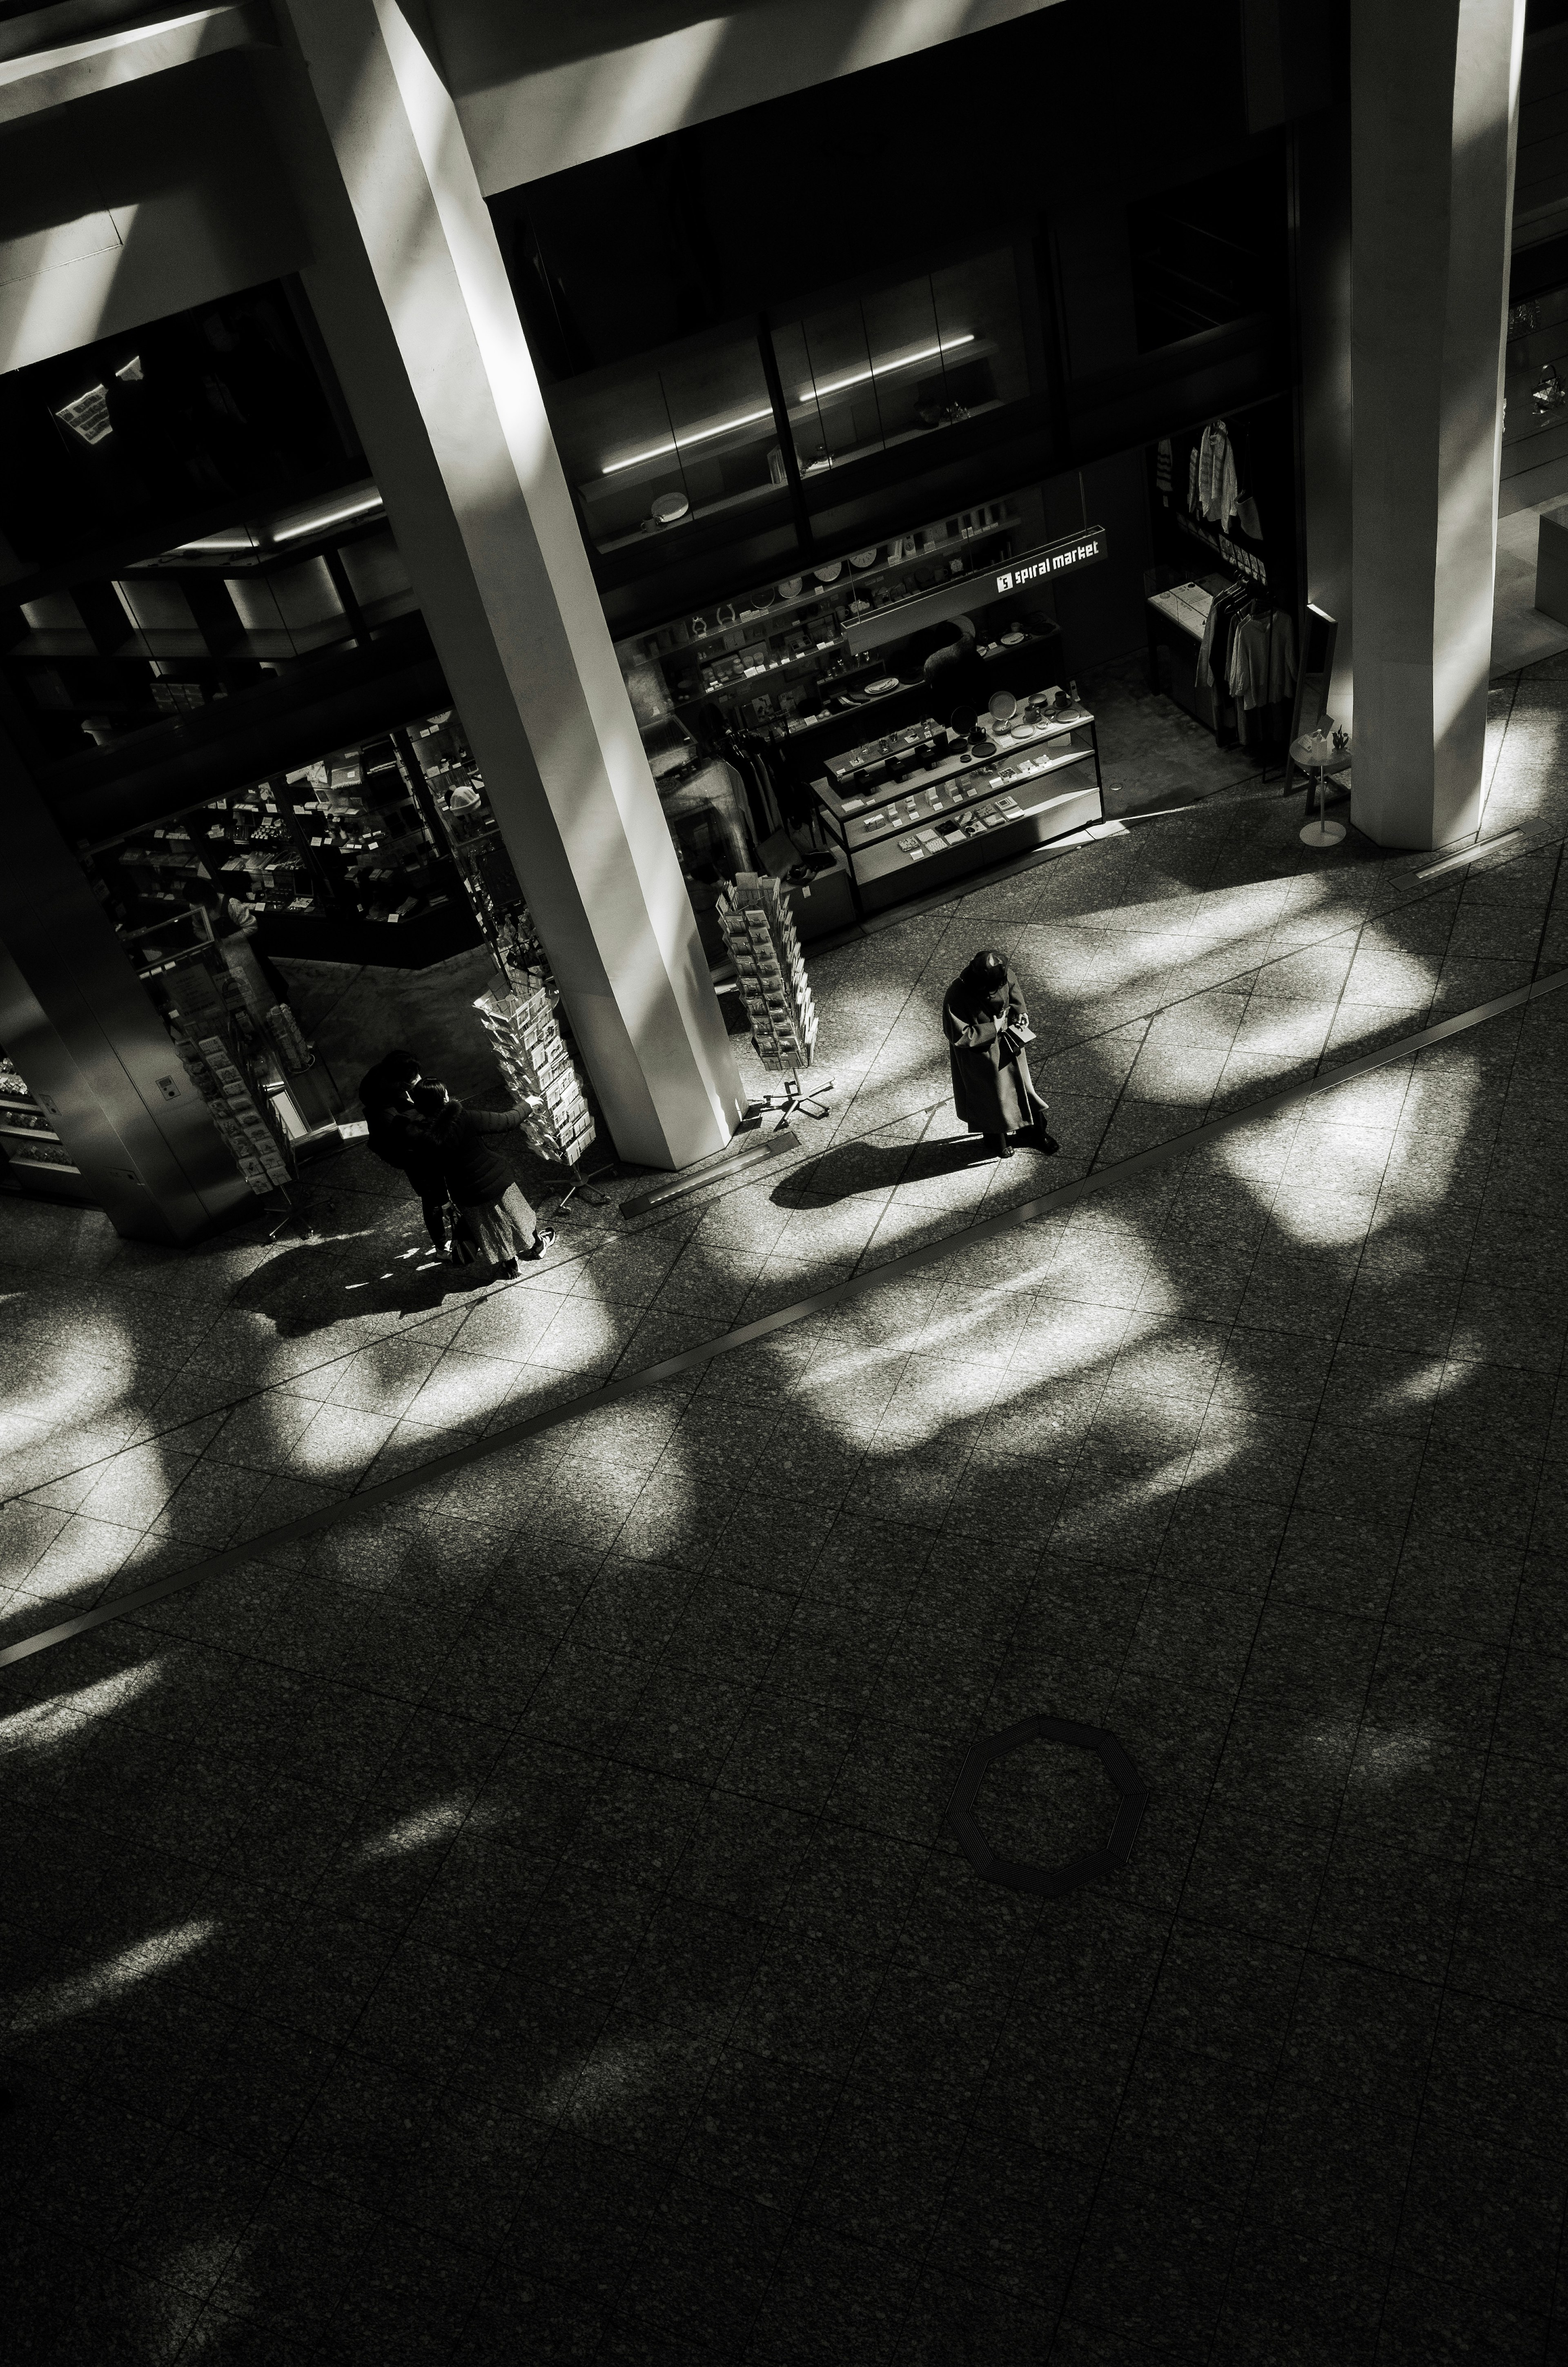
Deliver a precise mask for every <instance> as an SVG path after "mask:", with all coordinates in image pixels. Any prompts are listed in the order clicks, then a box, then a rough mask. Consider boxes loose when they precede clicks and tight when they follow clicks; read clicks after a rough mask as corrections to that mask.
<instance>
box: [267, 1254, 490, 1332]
mask: <svg viewBox="0 0 1568 2367" xmlns="http://www.w3.org/2000/svg"><path fill="white" fill-rule="evenodd" d="M350 1246H351V1247H352V1249H353V1250H354V1251H355V1252H356V1254H355V1255H353V1256H347V1257H346V1256H345V1255H344V1253H343V1248H342V1246H341V1245H340V1244H338V1243H335V1242H332V1241H324V1240H309V1241H299V1242H296V1243H295V1244H294V1246H293V1247H292V1248H290V1249H287V1250H285V1251H283V1252H282V1253H281V1255H280V1256H278V1257H275V1258H269V1259H268V1261H267V1263H266V1264H265V1265H263V1266H258V1267H257V1268H256V1272H255V1273H254V1274H249V1275H247V1276H246V1278H245V1280H244V1282H242V1283H241V1285H240V1286H239V1288H238V1289H237V1290H236V1291H235V1292H234V1295H233V1298H232V1299H231V1300H230V1302H229V1304H230V1306H231V1307H233V1308H238V1309H240V1310H241V1311H243V1312H244V1313H248V1314H252V1315H265V1316H267V1317H268V1318H269V1319H270V1320H271V1322H272V1324H273V1327H274V1329H275V1330H276V1331H277V1333H278V1338H279V1339H280V1340H302V1339H305V1338H308V1337H309V1335H310V1334H311V1333H312V1332H313V1331H330V1330H331V1328H332V1326H333V1325H334V1324H335V1323H347V1322H349V1321H351V1320H352V1319H354V1318H355V1317H357V1316H361V1315H371V1314H386V1313H392V1312H395V1313H396V1314H398V1315H400V1316H417V1315H435V1314H437V1313H438V1312H439V1310H440V1308H441V1307H442V1306H443V1305H444V1304H445V1303H446V1302H447V1301H448V1300H449V1299H453V1298H465V1297H468V1296H469V1294H470V1293H471V1292H472V1291H475V1290H483V1287H484V1285H485V1284H486V1283H487V1282H488V1281H489V1279H490V1275H489V1273H488V1271H487V1269H485V1268H484V1267H483V1266H453V1265H449V1263H447V1261H446V1259H445V1258H441V1259H439V1260H437V1252H436V1251H434V1250H433V1249H432V1248H431V1247H430V1245H429V1243H428V1242H426V1243H424V1244H423V1245H422V1246H421V1248H420V1250H419V1252H418V1255H417V1256H414V1257H410V1256H404V1255H403V1254H402V1252H401V1251H390V1252H389V1251H388V1250H387V1248H386V1245H385V1243H384V1242H381V1243H376V1242H372V1241H369V1240H357V1241H355V1242H353V1243H352V1244H351V1245H350Z"/></svg>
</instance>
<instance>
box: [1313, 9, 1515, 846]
mask: <svg viewBox="0 0 1568 2367" xmlns="http://www.w3.org/2000/svg"><path fill="white" fill-rule="evenodd" d="M1524 17H1525V0H1353V15H1352V48H1351V84H1352V115H1353V130H1352V204H1353V222H1354V230H1353V282H1354V308H1355V325H1354V329H1353V333H1352V345H1351V374H1352V384H1353V391H1354V401H1355V425H1356V452H1355V469H1354V514H1355V555H1354V560H1353V568H1352V585H1353V606H1354V612H1355V626H1356V685H1355V688H1356V705H1355V742H1356V762H1355V771H1354V801H1353V804H1352V809H1351V810H1352V816H1353V819H1354V820H1355V821H1356V823H1357V825H1358V827H1359V828H1360V829H1361V830H1364V831H1365V832H1367V833H1368V834H1369V836H1370V837H1372V838H1374V839H1376V840H1377V841H1378V842H1379V843H1380V844H1382V845H1385V846H1409V847H1430V846H1440V845H1444V844H1448V843H1449V842H1450V841H1452V840H1454V839H1456V838H1461V837H1464V836H1466V835H1467V834H1469V833H1470V832H1473V831H1474V830H1475V828H1476V826H1477V824H1478V822H1479V820H1480V813H1481V781H1482V758H1483V743H1484V736H1485V728H1486V684H1487V675H1488V672H1489V669H1490V663H1491V649H1492V583H1493V572H1494V562H1495V558H1496V538H1497V468H1498V457H1499V451H1500V446H1501V414H1502V394H1503V331H1504V321H1505V313H1506V302H1507V277H1508V232H1509V216H1510V212H1511V209H1512V203H1513V180H1514V149H1515V140H1516V130H1517V113H1518V89H1519V60H1520V55H1521V51H1522V46H1523V40H1524Z"/></svg>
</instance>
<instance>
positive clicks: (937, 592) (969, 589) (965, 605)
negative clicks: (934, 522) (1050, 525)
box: [844, 526, 1107, 651]
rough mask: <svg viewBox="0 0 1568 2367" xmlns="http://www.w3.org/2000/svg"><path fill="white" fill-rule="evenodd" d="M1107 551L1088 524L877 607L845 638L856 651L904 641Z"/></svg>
mask: <svg viewBox="0 0 1568 2367" xmlns="http://www.w3.org/2000/svg"><path fill="white" fill-rule="evenodd" d="M1106 553H1107V538H1106V530H1105V528H1104V527H1103V526H1086V527H1083V528H1082V529H1081V530H1080V531H1079V532H1078V533H1077V534H1074V535H1069V536H1067V537H1066V538H1063V540H1062V541H1061V542H1047V543H1042V544H1041V545H1040V549H1037V550H1025V551H1021V552H1020V553H1019V554H1018V556H1017V558H1016V559H1006V560H1004V561H1002V563H1001V565H1000V566H998V567H984V568H976V569H974V570H973V571H972V572H971V573H970V574H968V575H955V576H953V577H952V578H951V580H950V581H949V582H948V583H938V584H937V585H936V586H935V587H934V589H933V590H931V591H929V592H919V593H916V595H915V597H914V599H912V600H900V601H898V602H896V603H895V604H894V606H892V607H891V608H878V609H877V610H875V611H874V613H873V614H872V615H870V616H869V617H854V618H852V619H851V620H850V623H849V626H848V629H847V630H846V633H845V636H844V639H845V641H846V644H847V646H848V647H849V648H850V649H852V650H856V651H860V650H874V649H878V648H880V647H881V644H882V643H883V642H884V641H902V640H903V638H904V636H905V634H906V633H916V632H918V631H919V630H920V629H921V627H922V626H924V625H935V624H939V623H940V622H941V620H942V618H943V617H959V616H967V615H968V614H969V612H970V611H971V609H974V608H985V607H989V606H990V605H991V603H992V601H993V600H1007V599H1010V598H1011V597H1012V596H1013V595H1014V594H1015V593H1018V592H1034V591H1038V590H1039V589H1040V586H1041V585H1042V584H1046V583H1055V582H1056V580H1057V578H1058V577H1059V576H1062V575H1072V574H1074V573H1075V572H1076V571H1077V570H1078V569H1079V568H1080V567H1093V566H1095V565H1096V564H1097V563H1098V561H1100V560H1102V559H1104V558H1105V556H1106Z"/></svg>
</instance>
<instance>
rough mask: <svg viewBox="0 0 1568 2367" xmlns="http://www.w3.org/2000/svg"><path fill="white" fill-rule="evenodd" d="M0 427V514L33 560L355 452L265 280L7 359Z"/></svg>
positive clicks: (78, 551) (246, 497) (290, 489)
mask: <svg viewBox="0 0 1568 2367" xmlns="http://www.w3.org/2000/svg"><path fill="white" fill-rule="evenodd" d="M0 437H3V439H4V446H5V451H6V472H5V484H4V488H3V490H0V530H3V531H4V533H5V536H6V540H7V541H8V542H9V544H10V545H11V548H12V550H13V551H14V552H15V554H16V556H17V560H18V561H20V562H21V563H22V564H23V565H24V566H27V567H36V568H39V569H58V568H60V567H61V566H62V565H63V564H64V563H65V562H67V561H70V560H72V559H74V558H77V557H80V556H81V555H83V554H84V553H85V552H88V551H91V550H95V549H99V548H100V547H102V546H103V545H104V544H105V543H107V542H108V541H110V540H111V539H112V538H115V537H116V536H126V535H138V534H142V533H143V532H145V533H147V534H148V535H150V536H152V537H153V538H157V536H158V532H159V529H160V527H163V528H165V529H166V530H167V532H168V534H169V538H170V539H173V538H174V537H175V535H176V532H177V530H178V528H179V527H180V525H181V523H182V522H183V521H185V520H186V519H187V518H189V517H191V516H192V515H197V514H199V513H201V512H202V511H207V510H211V509H213V508H214V507H216V508H218V509H220V510H221V509H222V508H223V507H225V506H228V505H231V504H232V505H233V508H234V509H235V510H237V511H238V512H239V513H240V514H241V515H244V510H245V508H246V506H248V505H251V504H256V503H257V502H262V501H266V502H280V501H284V500H287V499H288V498H289V497H290V495H291V494H293V493H302V492H304V491H307V490H313V489H314V487H315V486H316V485H317V484H319V483H322V482H324V481H327V480H329V479H330V478H332V477H333V476H337V477H340V478H341V477H342V476H344V475H345V474H347V473H349V470H348V467H347V462H348V461H349V460H350V459H352V458H353V457H354V456H352V455H351V454H350V453H349V452H348V450H347V447H346V445H345V441H344V439H343V437H342V436H340V434H339V432H338V429H337V427H336V425H335V422H334V418H333V413H332V410H331V408H330V406H329V404H328V402H327V400H326V396H325V394H324V391H323V387H322V383H321V380H320V378H319V376H318V374H317V371H316V368H315V367H314V366H313V364H312V360H311V357H310V355H309V353H308V351H307V349H306V345H305V339H304V334H303V332H302V331H301V326H300V323H299V322H298V321H297V320H296V318H295V314H294V311H293V310H292V309H291V307H290V302H289V300H288V297H287V294H286V291H285V290H284V289H282V288H281V287H279V286H273V287H267V288H257V289H248V290H246V291H244V293H242V294H240V295H236V296H230V297H225V298H224V299H223V300H222V302H219V303H215V304H210V305H203V306H201V307H199V308H198V309H197V310H195V311H187V312H178V313H174V314H171V315H170V316H169V317H168V318H167V319H166V320H162V321H150V322H146V323H143V324H142V326H141V327H140V328H137V329H134V330H129V331H127V332H126V333H125V334H122V335H120V336H116V337H106V338H102V339H100V340H99V341H98V343H97V344H96V345H84V346H80V347H78V348H77V349H76V350H75V351H74V352H73V353H69V354H62V355H58V356H56V357H53V358H52V359H51V360H49V361H42V362H35V363H33V364H32V365H31V366H30V367H29V368H26V369H21V370H16V371H13V372H12V373H11V374H10V375H8V376H7V377H6V378H4V379H0ZM359 465H360V467H363V465H364V464H363V461H362V460H361V461H360V462H359Z"/></svg>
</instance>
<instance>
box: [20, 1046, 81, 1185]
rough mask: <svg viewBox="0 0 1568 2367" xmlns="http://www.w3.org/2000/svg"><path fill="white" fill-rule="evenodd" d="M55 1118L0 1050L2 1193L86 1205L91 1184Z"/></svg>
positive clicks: (53, 1113) (54, 1114) (52, 1112)
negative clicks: (65, 1143) (86, 1179)
mask: <svg viewBox="0 0 1568 2367" xmlns="http://www.w3.org/2000/svg"><path fill="white" fill-rule="evenodd" d="M56 1116H57V1113H56V1112H55V1111H54V1110H53V1108H52V1107H51V1108H50V1109H48V1110H46V1109H45V1108H44V1107H43V1104H42V1103H41V1102H40V1099H39V1096H38V1095H37V1094H36V1093H31V1092H29V1090H28V1082H27V1080H26V1078H25V1077H24V1076H23V1075H22V1072H21V1070H19V1069H18V1068H17V1064H16V1062H15V1061H14V1060H12V1059H8V1058H7V1056H6V1052H5V1050H4V1049H3V1048H0V1191H6V1192H26V1193H28V1194H31V1195H39V1196H41V1197H43V1198H45V1199H50V1200H72V1201H75V1202H78V1203H84V1204H86V1205H88V1206H90V1205H91V1204H92V1196H93V1195H92V1191H91V1188H90V1186H89V1185H88V1184H87V1183H85V1181H84V1179H83V1175H82V1171H81V1169H80V1167H79V1166H78V1165H77V1164H76V1162H75V1161H74V1159H73V1158H72V1156H71V1153H70V1152H69V1150H67V1149H66V1148H65V1145H64V1143H63V1142H62V1139H61V1137H60V1131H59V1128H58V1126H57V1125H56V1123H55V1119H56Z"/></svg>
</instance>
